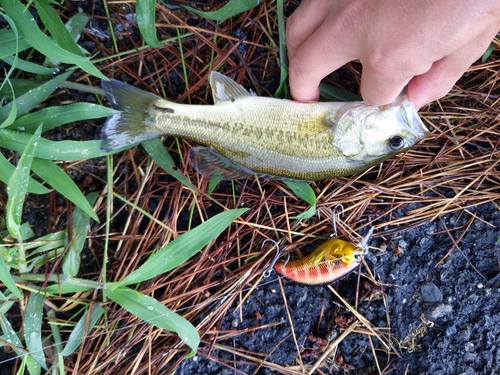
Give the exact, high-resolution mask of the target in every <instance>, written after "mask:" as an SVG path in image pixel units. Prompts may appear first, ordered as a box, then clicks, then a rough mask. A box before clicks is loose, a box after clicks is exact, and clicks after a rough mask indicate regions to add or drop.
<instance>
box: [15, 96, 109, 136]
mask: <svg viewBox="0 0 500 375" xmlns="http://www.w3.org/2000/svg"><path fill="white" fill-rule="evenodd" d="M116 113H118V111H116V110H114V109H111V108H109V107H104V106H102V105H99V104H92V103H75V104H69V105H66V106H63V107H47V108H43V109H41V110H39V111H37V112H32V113H28V114H27V115H24V116H22V117H20V118H18V119H17V120H16V121H14V123H13V124H12V125H11V126H9V127H8V129H12V130H19V131H22V132H25V133H33V132H34V131H35V129H36V128H37V127H38V126H39V125H40V124H42V133H43V132H46V131H48V130H51V129H54V128H56V127H58V126H61V125H64V124H68V123H71V122H75V121H81V120H90V119H96V118H102V117H109V116H112V115H114V114H116Z"/></svg>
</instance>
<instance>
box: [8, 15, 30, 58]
mask: <svg viewBox="0 0 500 375" xmlns="http://www.w3.org/2000/svg"><path fill="white" fill-rule="evenodd" d="M0 16H2V17H3V18H5V15H4V14H3V13H2V12H0ZM30 47H31V46H30V45H29V44H28V43H27V42H26V41H25V40H24V39H23V38H20V37H19V36H18V35H17V31H16V30H15V29H12V30H7V29H3V30H0V59H2V58H4V57H7V56H11V55H14V54H15V53H17V52H21V51H24V50H26V49H28V48H30Z"/></svg>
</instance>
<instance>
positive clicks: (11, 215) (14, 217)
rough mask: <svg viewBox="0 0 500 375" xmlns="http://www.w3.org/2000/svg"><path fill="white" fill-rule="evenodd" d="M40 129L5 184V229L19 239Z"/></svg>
mask: <svg viewBox="0 0 500 375" xmlns="http://www.w3.org/2000/svg"><path fill="white" fill-rule="evenodd" d="M40 132H41V127H39V128H38V129H37V131H36V132H35V134H34V135H33V136H32V137H31V139H30V140H29V142H28V143H27V144H26V148H25V149H24V153H23V155H22V156H21V158H20V159H19V164H18V166H17V168H16V170H15V171H14V173H12V176H11V177H10V179H9V183H8V184H7V195H8V197H9V199H8V200H7V228H8V230H9V233H10V234H11V236H12V237H14V238H16V239H19V238H21V228H20V224H21V216H22V213H23V205H24V198H25V196H26V192H27V190H28V182H29V178H30V168H31V163H32V161H33V157H34V154H35V149H36V147H37V144H38V141H39V139H40Z"/></svg>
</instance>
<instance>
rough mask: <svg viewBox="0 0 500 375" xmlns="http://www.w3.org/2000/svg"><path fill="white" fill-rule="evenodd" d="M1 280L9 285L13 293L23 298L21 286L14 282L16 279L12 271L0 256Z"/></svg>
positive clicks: (8, 287)
mask: <svg viewBox="0 0 500 375" xmlns="http://www.w3.org/2000/svg"><path fill="white" fill-rule="evenodd" d="M0 281H1V282H2V284H4V285H5V286H6V287H7V289H9V290H10V292H11V293H12V294H13V295H15V296H16V297H17V298H19V299H20V300H22V299H23V295H22V294H21V292H20V291H19V288H18V287H17V285H16V283H15V282H14V279H13V278H12V275H11V274H10V271H9V269H8V267H7V265H6V264H5V262H4V261H3V258H2V257H0Z"/></svg>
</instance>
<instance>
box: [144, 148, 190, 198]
mask: <svg viewBox="0 0 500 375" xmlns="http://www.w3.org/2000/svg"><path fill="white" fill-rule="evenodd" d="M141 145H142V147H144V149H145V150H146V151H147V153H148V154H149V156H150V157H151V159H153V160H154V161H155V163H156V164H158V165H159V166H160V168H161V169H163V170H164V171H165V172H167V173H169V174H170V175H172V177H174V178H175V179H176V180H178V181H180V182H182V183H183V184H184V185H185V186H186V187H187V188H189V189H191V190H192V191H194V192H196V188H195V187H194V185H193V184H192V183H191V181H189V179H188V178H187V177H186V176H184V175H183V174H182V173H181V172H179V171H178V170H177V169H175V168H176V167H175V163H174V161H173V160H172V157H171V156H170V154H169V153H168V151H167V150H165V146H163V143H162V142H161V141H160V140H159V139H151V140H149V141H145V142H142V143H141Z"/></svg>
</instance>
